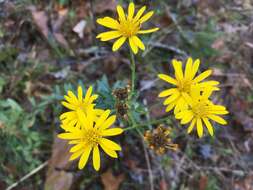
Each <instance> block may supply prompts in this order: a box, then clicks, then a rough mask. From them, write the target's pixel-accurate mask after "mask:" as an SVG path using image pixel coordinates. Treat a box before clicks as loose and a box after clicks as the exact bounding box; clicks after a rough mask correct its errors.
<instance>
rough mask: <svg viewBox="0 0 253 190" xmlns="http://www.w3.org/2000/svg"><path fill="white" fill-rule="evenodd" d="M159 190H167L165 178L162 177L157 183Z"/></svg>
mask: <svg viewBox="0 0 253 190" xmlns="http://www.w3.org/2000/svg"><path fill="white" fill-rule="evenodd" d="M159 186H160V190H168V189H169V188H168V183H167V182H166V181H165V179H162V180H161V181H160V183H159Z"/></svg>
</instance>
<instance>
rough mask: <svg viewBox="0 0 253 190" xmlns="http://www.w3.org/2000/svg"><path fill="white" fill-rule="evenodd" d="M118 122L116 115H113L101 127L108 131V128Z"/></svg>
mask: <svg viewBox="0 0 253 190" xmlns="http://www.w3.org/2000/svg"><path fill="white" fill-rule="evenodd" d="M115 120H116V115H112V116H110V117H109V118H108V119H107V120H106V121H105V122H104V123H103V124H102V125H101V127H100V128H101V129H107V128H108V127H110V126H111V125H112V124H113V123H114V122H115Z"/></svg>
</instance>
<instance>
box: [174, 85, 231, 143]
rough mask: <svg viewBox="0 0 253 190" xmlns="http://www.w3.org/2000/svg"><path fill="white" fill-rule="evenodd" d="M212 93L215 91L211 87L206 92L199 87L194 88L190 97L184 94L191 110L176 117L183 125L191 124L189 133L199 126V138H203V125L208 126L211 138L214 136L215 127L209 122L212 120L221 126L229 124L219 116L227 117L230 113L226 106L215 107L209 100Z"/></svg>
mask: <svg viewBox="0 0 253 190" xmlns="http://www.w3.org/2000/svg"><path fill="white" fill-rule="evenodd" d="M212 92H213V89H212V88H210V87H209V88H206V89H205V90H204V91H201V90H200V88H199V87H197V86H195V87H192V88H191V92H190V95H188V94H184V97H185V100H186V101H187V103H188V104H189V108H188V109H186V110H184V111H181V112H179V113H177V114H176V115H175V117H176V119H180V120H181V124H187V123H189V122H191V124H190V126H189V127H188V131H187V132H188V133H190V132H191V131H192V130H193V128H194V127H195V126H197V133H198V136H199V138H201V137H202V136H203V124H204V125H205V126H206V128H207V130H208V132H209V134H210V135H211V136H213V135H214V130H213V126H212V124H211V123H210V121H209V120H210V119H211V120H213V121H215V122H217V123H219V124H221V125H226V124H227V122H226V121H225V120H224V119H223V118H222V117H220V116H219V115H226V114H228V113H229V112H228V111H227V110H226V108H225V107H224V106H221V105H215V104H213V103H212V101H210V100H209V97H210V96H211V94H212Z"/></svg>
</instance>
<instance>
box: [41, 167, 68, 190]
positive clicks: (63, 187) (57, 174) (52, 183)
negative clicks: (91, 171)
mask: <svg viewBox="0 0 253 190" xmlns="http://www.w3.org/2000/svg"><path fill="white" fill-rule="evenodd" d="M72 184H73V174H72V173H69V172H65V171H54V172H53V173H52V174H51V175H50V176H49V177H47V179H46V183H45V187H44V189H45V190H53V189H60V190H70V189H71V186H72Z"/></svg>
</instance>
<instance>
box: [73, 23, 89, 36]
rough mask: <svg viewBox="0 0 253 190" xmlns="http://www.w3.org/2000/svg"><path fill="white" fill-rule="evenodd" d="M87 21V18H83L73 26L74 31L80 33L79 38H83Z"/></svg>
mask: <svg viewBox="0 0 253 190" xmlns="http://www.w3.org/2000/svg"><path fill="white" fill-rule="evenodd" d="M86 24H87V22H86V21H85V20H81V21H80V22H78V23H77V24H76V25H75V27H74V28H73V31H74V32H75V33H77V34H78V36H79V38H81V39H83V31H84V29H85V27H86Z"/></svg>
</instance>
